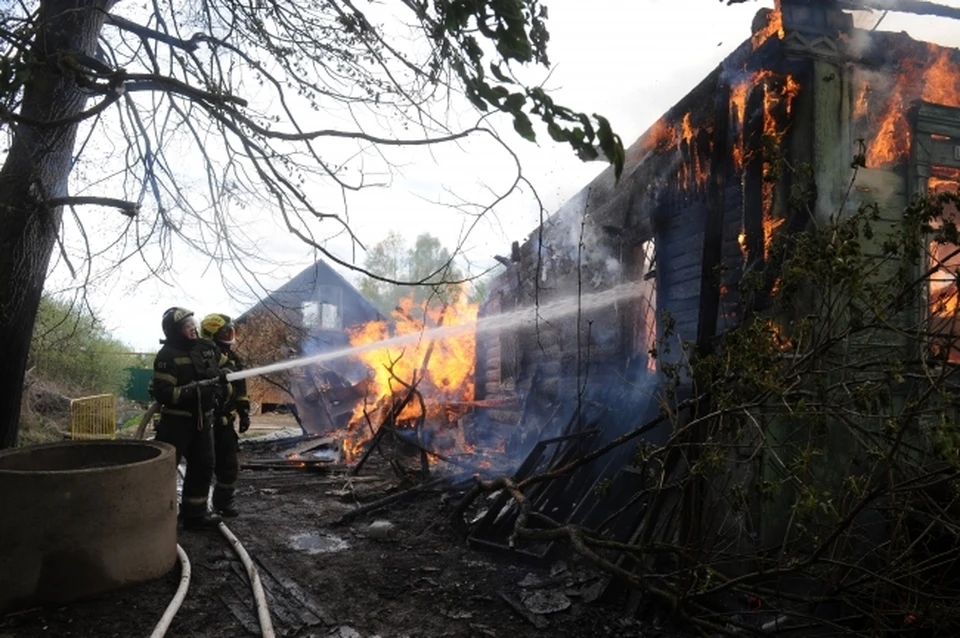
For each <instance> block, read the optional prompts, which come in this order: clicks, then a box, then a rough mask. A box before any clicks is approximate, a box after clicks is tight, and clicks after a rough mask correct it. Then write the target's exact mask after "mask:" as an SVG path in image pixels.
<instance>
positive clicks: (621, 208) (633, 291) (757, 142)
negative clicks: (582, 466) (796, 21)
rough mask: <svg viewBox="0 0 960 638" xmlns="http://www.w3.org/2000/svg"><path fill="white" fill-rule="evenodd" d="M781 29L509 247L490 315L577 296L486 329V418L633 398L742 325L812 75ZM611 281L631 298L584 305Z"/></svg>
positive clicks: (503, 421)
mask: <svg viewBox="0 0 960 638" xmlns="http://www.w3.org/2000/svg"><path fill="white" fill-rule="evenodd" d="M775 32H776V27H775V25H773V27H772V28H768V29H766V33H767V36H766V37H760V35H762V34H758V36H757V37H755V38H754V39H753V40H752V41H748V42H746V43H744V44H743V45H742V46H741V47H740V48H739V49H738V50H737V52H736V53H734V54H733V56H731V58H730V59H728V60H727V61H726V62H725V63H724V64H723V65H721V66H720V67H718V68H717V69H716V70H715V71H714V72H713V73H711V74H710V75H709V76H707V77H706V78H705V79H704V80H703V81H702V82H701V83H700V84H699V85H698V86H697V87H696V88H694V89H693V90H692V91H691V92H690V93H689V94H688V95H687V96H686V97H685V98H684V99H683V100H681V101H680V102H679V103H678V104H677V105H675V106H674V107H673V108H671V109H670V110H669V111H668V112H667V113H666V114H664V116H663V117H662V118H660V119H659V120H658V121H657V122H656V123H655V124H654V125H653V126H652V127H651V128H650V129H649V130H648V131H647V132H646V133H644V134H643V135H642V136H641V137H640V138H639V139H638V140H637V141H636V142H635V143H634V144H632V145H631V146H630V147H629V148H628V149H627V151H626V162H625V168H624V172H623V175H622V176H621V178H620V180H619V181H616V180H615V179H614V175H613V172H612V169H608V170H606V171H604V172H603V173H601V174H600V175H599V176H598V177H597V178H596V179H594V180H593V181H592V182H591V183H590V184H588V185H587V186H586V187H585V188H583V189H582V190H581V191H580V192H579V193H578V194H577V195H576V196H574V197H573V198H572V199H571V200H569V201H568V202H566V203H565V204H564V205H563V206H562V207H561V209H560V210H559V211H557V212H556V213H555V214H554V215H552V216H551V217H550V218H549V219H547V220H546V222H545V223H544V224H543V225H542V226H541V227H540V228H538V229H536V230H535V231H534V232H533V233H531V235H530V236H529V237H528V238H527V240H526V241H525V242H523V243H522V244H521V245H520V246H519V251H515V254H514V259H513V261H512V262H511V264H510V265H509V266H508V267H507V268H506V269H505V271H504V272H503V273H502V274H501V275H499V276H498V277H497V279H496V280H495V281H494V283H493V285H492V286H491V289H490V294H489V297H488V299H487V301H486V303H485V304H484V306H483V307H482V308H481V314H482V315H494V314H498V313H503V312H508V311H512V310H515V309H517V308H528V307H536V306H537V305H539V304H546V303H549V302H553V301H556V300H558V299H568V300H570V307H569V314H567V316H565V317H562V318H560V319H551V320H549V321H537V322H532V323H529V324H526V325H522V326H519V327H518V328H517V329H516V330H510V331H505V332H502V333H500V334H498V335H491V336H487V335H481V336H480V337H478V346H477V348H478V357H477V360H478V371H477V375H478V384H477V388H478V393H479V394H480V395H482V396H481V397H480V398H484V399H486V400H487V401H488V403H496V402H497V401H499V403H498V404H497V407H496V408H490V409H488V410H487V414H486V417H487V418H488V419H489V420H490V421H491V422H492V423H494V424H498V425H499V426H502V427H512V428H516V427H518V426H519V428H520V429H521V430H523V431H524V432H526V431H527V430H531V431H533V432H534V433H535V434H536V435H539V434H540V433H541V432H540V430H541V429H542V428H543V427H544V426H545V425H546V426H547V432H548V433H549V432H556V431H558V430H559V429H562V428H563V427H565V425H566V422H565V421H564V418H565V416H564V415H566V418H569V415H571V414H573V413H574V412H576V407H575V405H576V404H577V397H580V398H581V399H583V398H585V397H587V396H588V395H590V393H591V391H592V389H594V388H596V389H599V388H602V390H603V392H604V393H605V394H610V393H611V392H613V390H612V388H614V387H616V388H617V389H618V391H620V392H622V393H623V395H624V400H625V401H627V398H628V397H629V398H631V400H634V399H635V397H634V395H635V394H636V393H637V388H638V386H651V387H652V386H655V385H656V383H657V379H658V378H659V377H658V375H659V374H660V373H662V372H663V367H664V365H667V366H670V365H673V364H676V363H677V362H679V361H680V360H681V359H682V358H683V357H685V356H687V354H688V352H686V351H687V350H688V349H689V348H690V347H698V346H697V345H696V344H700V346H701V347H706V346H707V343H708V342H709V340H710V338H711V337H712V336H713V335H714V334H715V333H716V330H717V328H718V326H719V327H722V326H723V325H727V324H729V322H731V321H735V320H736V310H735V308H736V306H737V301H738V296H737V288H738V282H739V279H740V277H741V276H742V273H743V272H744V271H746V270H748V269H751V268H761V267H762V265H763V260H764V259H765V250H766V248H765V247H766V246H768V245H769V241H770V239H771V237H772V234H773V233H774V232H776V231H777V229H778V228H780V227H781V225H783V224H784V223H785V219H786V218H785V216H783V215H782V214H780V213H779V212H778V211H777V208H776V200H777V198H778V197H780V196H781V194H780V193H778V192H777V189H778V188H779V189H788V188H789V180H782V181H781V183H780V186H778V187H775V186H774V181H773V176H772V175H771V172H772V170H773V169H772V166H773V165H774V161H773V159H774V158H773V156H774V155H777V154H785V155H790V156H793V155H797V154H798V153H795V152H794V151H792V150H791V144H792V140H793V135H792V132H791V127H790V122H791V121H792V120H793V119H794V116H795V113H796V109H797V108H798V104H799V102H800V101H801V97H800V96H801V81H800V78H801V77H802V76H804V75H805V74H809V70H808V68H809V63H808V62H807V61H804V60H790V59H787V58H786V57H785V56H784V55H783V48H782V46H781V43H780V41H779V39H778V38H776V37H770V36H771V35H772V34H773V33H775ZM705 282H707V285H705ZM611 289H619V290H622V291H623V295H622V298H621V299H618V300H617V301H616V302H615V303H613V304H612V305H611V306H608V307H604V308H602V309H599V310H596V311H592V312H579V311H578V305H577V300H578V299H584V298H589V296H590V295H593V294H595V293H597V292H599V291H604V290H611ZM650 396H652V393H651V392H650V391H647V400H646V402H649V398H650ZM627 402H630V401H627ZM580 403H581V404H582V401H580ZM558 406H564V407H559V408H558ZM608 407H609V406H608ZM551 415H554V416H553V417H552V418H550V417H551ZM548 419H549V420H550V422H549V423H546V420H548ZM631 425H635V424H631ZM627 426H628V424H626V423H624V424H622V427H627ZM531 436H532V435H531Z"/></svg>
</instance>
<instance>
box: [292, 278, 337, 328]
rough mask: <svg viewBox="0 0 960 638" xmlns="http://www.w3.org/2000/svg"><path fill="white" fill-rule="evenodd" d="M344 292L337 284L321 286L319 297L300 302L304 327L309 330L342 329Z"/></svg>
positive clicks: (318, 292) (318, 291)
mask: <svg viewBox="0 0 960 638" xmlns="http://www.w3.org/2000/svg"><path fill="white" fill-rule="evenodd" d="M342 294H343V290H342V289H341V288H339V287H337V286H320V287H319V288H318V290H317V297H318V299H316V300H310V301H304V302H303V303H302V304H300V318H301V321H302V325H303V327H304V328H306V329H308V330H310V329H315V330H342V329H343V314H342V312H341V303H340V300H341V296H342Z"/></svg>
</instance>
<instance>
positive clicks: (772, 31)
mask: <svg viewBox="0 0 960 638" xmlns="http://www.w3.org/2000/svg"><path fill="white" fill-rule="evenodd" d="M774 35H776V36H777V37H778V38H780V39H781V40H782V39H783V36H784V35H785V34H784V31H783V13H781V11H780V3H779V2H777V8H776V9H774V10H773V11H771V12H770V13H768V14H767V23H766V24H765V25H763V28H761V29H760V30H759V31H757V32H756V33H754V34H753V36H751V38H750V46H752V47H753V50H754V51H756V50H757V49H758V48H759V47H760V45H761V44H763V43H764V42H766V41H767V40H769V39H770V38H771V37H773V36H774Z"/></svg>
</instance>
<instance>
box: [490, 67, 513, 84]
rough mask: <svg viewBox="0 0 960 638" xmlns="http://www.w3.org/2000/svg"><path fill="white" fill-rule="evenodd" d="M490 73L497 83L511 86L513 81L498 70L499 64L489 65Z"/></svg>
mask: <svg viewBox="0 0 960 638" xmlns="http://www.w3.org/2000/svg"><path fill="white" fill-rule="evenodd" d="M490 72H491V73H493V77H495V78H497V80H498V81H500V82H503V83H505V84H513V80H511V79H510V78H508V77H507V76H506V75H504V73H503V71H501V70H500V65H499V64H494V63H493V62H491V63H490Z"/></svg>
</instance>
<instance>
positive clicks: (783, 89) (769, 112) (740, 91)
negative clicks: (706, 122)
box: [730, 69, 800, 259]
mask: <svg viewBox="0 0 960 638" xmlns="http://www.w3.org/2000/svg"><path fill="white" fill-rule="evenodd" d="M756 86H762V87H763V135H764V136H765V137H767V138H770V143H771V144H772V145H773V146H774V147H778V146H779V144H780V142H781V140H782V139H783V134H784V132H785V127H784V126H783V124H782V123H781V122H779V121H778V109H780V108H781V107H782V110H783V112H784V113H785V115H786V119H787V120H788V122H787V124H789V118H790V116H791V115H792V113H793V103H794V100H796V98H797V96H798V95H799V94H800V83H799V82H798V81H797V80H796V78H794V77H793V76H792V75H789V74H786V75H782V76H781V75H777V74H775V73H774V72H773V71H770V70H767V69H761V70H759V71H756V72H755V73H753V74H752V75H751V76H750V77H748V78H746V79H743V80H741V81H740V82H738V83H736V84H734V85H733V86H731V87H730V115H731V118H732V120H733V122H734V123H735V125H736V126H737V131H738V132H737V138H736V141H735V143H734V146H733V148H732V149H731V157H732V159H733V163H734V166H735V167H736V169H737V170H738V171H741V170H743V167H744V164H745V162H746V161H747V160H748V159H749V157H751V156H752V155H753V153H756V152H758V151H759V149H750V150H749V152H748V151H747V149H745V148H744V145H745V143H744V129H745V127H746V123H747V121H748V120H749V117H748V116H747V112H746V111H747V100H748V99H749V97H750V93H751V90H752V89H753V88H754V87H756ZM774 169H775V166H774V164H773V162H771V161H765V162H764V164H763V171H764V176H765V177H766V178H767V179H764V182H763V186H762V194H761V196H762V199H763V220H762V223H763V247H764V258H769V257H770V246H771V243H772V241H773V236H774V234H775V232H776V230H777V229H778V228H779V227H780V226H781V225H783V223H784V219H777V218H775V217H774V216H773V214H774V195H775V182H774V180H773V179H772V176H771V171H773V170H774ZM738 243H739V244H740V252H741V253H742V254H743V256H744V259H747V258H748V257H749V251H748V248H747V236H746V232H745V231H743V230H741V232H740V236H739V237H738Z"/></svg>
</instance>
